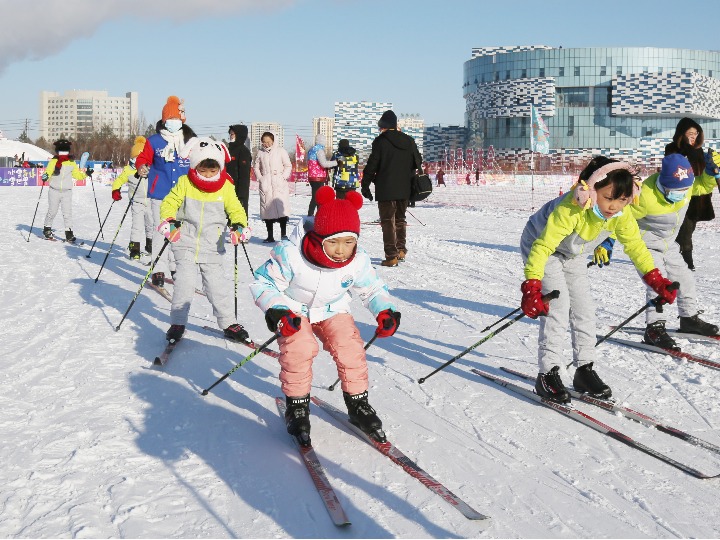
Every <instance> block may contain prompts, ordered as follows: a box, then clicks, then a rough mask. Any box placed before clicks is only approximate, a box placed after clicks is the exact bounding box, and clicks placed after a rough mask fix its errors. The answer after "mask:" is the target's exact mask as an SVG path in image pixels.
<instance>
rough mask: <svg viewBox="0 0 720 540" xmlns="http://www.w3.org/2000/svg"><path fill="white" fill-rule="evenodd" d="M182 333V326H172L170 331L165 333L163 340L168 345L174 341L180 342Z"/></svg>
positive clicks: (183, 330) (183, 326)
mask: <svg viewBox="0 0 720 540" xmlns="http://www.w3.org/2000/svg"><path fill="white" fill-rule="evenodd" d="M184 333H185V325H184V324H173V325H171V326H170V329H169V330H168V331H167V332H166V333H165V339H167V340H168V341H169V342H170V343H172V342H174V341H180V339H181V338H182V337H183V334H184Z"/></svg>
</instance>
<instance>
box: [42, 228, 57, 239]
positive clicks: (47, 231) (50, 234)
mask: <svg viewBox="0 0 720 540" xmlns="http://www.w3.org/2000/svg"><path fill="white" fill-rule="evenodd" d="M43 236H44V237H45V238H47V239H48V240H52V239H53V238H55V237H54V236H53V232H52V227H43Z"/></svg>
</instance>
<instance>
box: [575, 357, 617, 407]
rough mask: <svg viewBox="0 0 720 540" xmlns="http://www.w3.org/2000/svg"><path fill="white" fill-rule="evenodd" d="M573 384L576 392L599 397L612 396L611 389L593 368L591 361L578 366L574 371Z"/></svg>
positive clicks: (606, 397)
mask: <svg viewBox="0 0 720 540" xmlns="http://www.w3.org/2000/svg"><path fill="white" fill-rule="evenodd" d="M573 386H574V387H575V390H577V391H578V392H582V393H584V394H588V395H590V396H592V397H595V398H599V399H608V398H609V397H610V396H612V390H610V387H609V386H608V385H607V384H605V383H604V382H603V381H602V379H601V378H600V377H599V376H598V374H597V372H596V371H595V370H594V369H593V363H592V362H590V363H589V364H585V365H584V366H580V367H579V368H577V370H576V371H575V377H574V378H573Z"/></svg>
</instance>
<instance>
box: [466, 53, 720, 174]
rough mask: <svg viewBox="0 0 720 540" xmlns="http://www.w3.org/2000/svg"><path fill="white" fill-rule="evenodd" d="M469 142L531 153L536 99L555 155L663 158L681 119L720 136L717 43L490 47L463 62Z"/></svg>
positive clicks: (713, 142)
mask: <svg viewBox="0 0 720 540" xmlns="http://www.w3.org/2000/svg"><path fill="white" fill-rule="evenodd" d="M463 72H464V81H463V83H464V84H463V96H464V97H465V100H466V113H465V126H466V128H467V129H468V135H469V137H470V140H469V142H468V145H469V146H475V147H485V148H487V147H489V146H493V148H494V150H495V152H496V155H499V156H503V155H504V156H511V155H512V156H514V155H520V156H525V157H527V156H528V155H529V147H530V140H529V139H530V104H531V103H534V104H535V107H536V108H537V109H538V111H539V112H540V114H541V116H542V117H543V119H544V120H545V122H546V124H547V126H548V129H549V130H550V153H551V155H552V156H554V158H556V159H557V160H558V161H564V160H565V159H569V158H572V157H582V158H586V157H589V156H590V155H594V154H605V155H610V156H623V155H625V156H631V157H632V158H634V159H637V160H642V161H644V162H646V163H647V164H648V165H653V166H656V165H657V163H659V160H660V159H662V155H663V150H664V146H665V144H667V143H668V142H669V141H670V139H671V138H672V135H673V133H674V132H675V126H676V124H677V122H678V121H679V120H680V119H681V118H683V117H684V116H689V117H692V118H694V119H695V120H696V121H697V122H698V123H699V124H700V125H701V126H702V127H703V131H704V134H705V140H706V143H709V144H710V146H713V147H715V148H717V147H718V143H719V142H720V141H719V140H718V139H719V138H720V52H713V51H695V50H689V49H666V48H654V47H607V48H606V47H593V48H571V49H563V48H551V47H545V46H527V47H522V46H518V47H483V48H477V49H473V51H472V58H471V59H470V60H468V61H466V62H465V64H464V70H463Z"/></svg>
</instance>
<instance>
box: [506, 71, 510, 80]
mask: <svg viewBox="0 0 720 540" xmlns="http://www.w3.org/2000/svg"><path fill="white" fill-rule="evenodd" d="M509 79H510V70H509V69H508V70H507V71H506V72H505V80H506V81H507V80H509Z"/></svg>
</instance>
